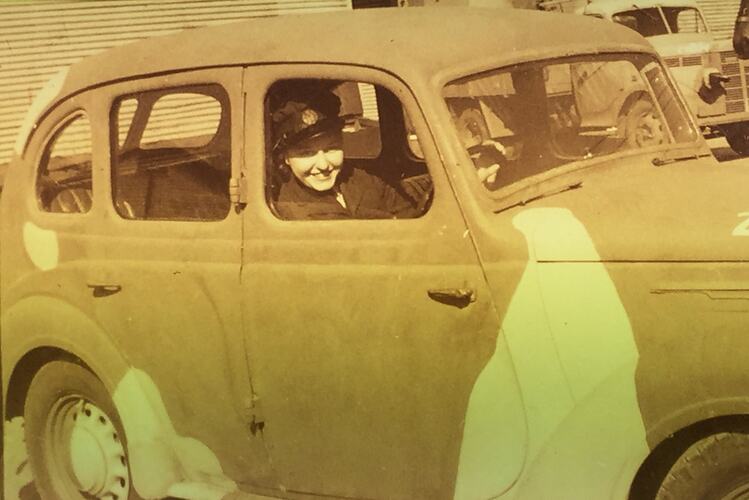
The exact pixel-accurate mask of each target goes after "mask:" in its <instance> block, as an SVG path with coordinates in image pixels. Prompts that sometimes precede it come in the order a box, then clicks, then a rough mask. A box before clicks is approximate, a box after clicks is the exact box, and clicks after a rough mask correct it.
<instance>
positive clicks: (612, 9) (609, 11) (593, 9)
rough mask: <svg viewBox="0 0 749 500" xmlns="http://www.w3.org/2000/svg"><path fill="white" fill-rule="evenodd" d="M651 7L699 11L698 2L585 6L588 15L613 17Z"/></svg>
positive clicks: (618, 1) (617, 1)
mask: <svg viewBox="0 0 749 500" xmlns="http://www.w3.org/2000/svg"><path fill="white" fill-rule="evenodd" d="M651 7H692V8H695V9H699V8H700V7H699V5H698V4H697V2H696V0H638V1H634V0H593V1H592V2H590V3H589V4H588V5H586V6H585V13H586V14H603V15H607V16H611V15H613V14H617V13H619V12H622V11H626V10H636V9H637V8H640V9H648V8H651Z"/></svg>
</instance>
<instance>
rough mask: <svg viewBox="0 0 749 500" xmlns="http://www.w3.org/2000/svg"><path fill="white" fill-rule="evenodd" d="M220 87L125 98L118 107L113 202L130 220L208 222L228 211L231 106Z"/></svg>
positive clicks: (116, 113) (116, 110) (217, 218)
mask: <svg viewBox="0 0 749 500" xmlns="http://www.w3.org/2000/svg"><path fill="white" fill-rule="evenodd" d="M228 102H229V101H228V97H227V96H226V93H225V92H224V91H223V89H221V88H220V87H218V86H200V87H194V88H182V89H167V90H158V91H150V92H142V93H139V94H137V95H131V96H123V97H122V98H121V99H119V100H118V101H117V102H116V103H115V106H114V112H113V113H112V115H111V116H112V117H113V122H114V123H113V124H112V126H113V128H114V130H116V133H115V134H114V135H113V137H114V138H116V143H114V144H112V149H113V154H112V160H113V164H112V182H113V196H114V203H115V208H116V210H117V213H119V215H120V216H122V217H124V218H126V219H141V220H181V221H191V220H194V221H211V220H220V219H223V218H225V217H226V215H227V214H228V212H229V206H230V202H229V194H228V186H229V178H230V171H231V168H230V149H229V148H230V141H229V106H228Z"/></svg>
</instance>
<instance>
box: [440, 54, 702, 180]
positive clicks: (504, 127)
mask: <svg viewBox="0 0 749 500" xmlns="http://www.w3.org/2000/svg"><path fill="white" fill-rule="evenodd" d="M444 97H445V100H446V103H447V105H448V107H449V109H450V112H451V114H452V116H453V121H454V124H455V128H456V133H457V135H458V137H459V138H460V140H461V142H462V144H463V145H464V147H465V148H466V151H467V153H468V155H469V156H470V157H471V158H472V159H473V162H474V166H475V167H476V171H477V175H478V177H479V179H480V180H481V181H482V182H483V184H484V185H485V187H486V188H488V189H490V190H496V189H500V188H502V187H504V186H508V185H510V184H512V183H514V182H516V181H520V180H523V179H525V178H527V177H531V176H533V175H537V174H541V173H543V172H546V171H548V170H551V169H554V168H556V167H560V166H563V165H566V164H569V163H571V162H574V161H578V160H587V159H590V158H596V157H601V156H605V155H610V154H615V153H619V152H623V151H631V150H637V149H643V148H653V147H662V146H664V145H667V144H670V143H675V142H690V141H694V140H696V138H697V137H698V133H697V131H696V130H695V129H694V127H693V125H692V124H691V122H690V120H689V118H688V115H687V112H686V110H685V109H684V107H683V106H682V104H681V102H680V101H679V99H678V97H677V96H676V95H675V93H674V90H673V88H672V87H671V85H670V83H669V80H668V78H667V77H666V75H665V74H664V70H663V68H662V67H661V66H660V64H658V63H657V62H656V61H655V60H654V59H652V58H651V57H649V56H645V55H626V56H625V55H621V56H589V57H586V58H579V57H578V58H575V59H570V60H569V61H564V60H559V59H557V60H553V61H542V62H535V63H527V64H521V65H518V66H515V67H512V68H507V69H499V70H496V71H491V72H487V73H483V74H479V75H475V76H472V77H468V78H464V79H461V80H458V81H456V82H453V83H451V84H449V85H447V87H446V88H445V90H444Z"/></svg>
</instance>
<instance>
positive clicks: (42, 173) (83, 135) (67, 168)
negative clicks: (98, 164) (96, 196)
mask: <svg viewBox="0 0 749 500" xmlns="http://www.w3.org/2000/svg"><path fill="white" fill-rule="evenodd" d="M36 195H37V200H38V201H39V206H40V207H41V209H42V210H44V211H46V212H56V213H83V212H88V211H89V210H90V209H91V203H92V197H91V126H90V124H89V120H88V117H87V116H86V115H85V114H83V113H80V114H78V115H76V116H75V117H73V118H72V119H70V120H69V121H68V122H67V123H66V124H65V125H64V126H63V127H62V128H61V129H60V130H59V131H58V132H57V133H56V134H55V135H54V136H53V138H52V140H51V141H50V142H49V143H48V144H47V146H46V148H45V150H44V154H43V155H42V159H41V162H40V165H39V172H38V177H37V188H36Z"/></svg>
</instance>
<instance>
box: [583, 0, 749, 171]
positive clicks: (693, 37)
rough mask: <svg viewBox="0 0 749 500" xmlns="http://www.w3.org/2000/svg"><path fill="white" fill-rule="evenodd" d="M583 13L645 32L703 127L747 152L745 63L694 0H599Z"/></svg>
mask: <svg viewBox="0 0 749 500" xmlns="http://www.w3.org/2000/svg"><path fill="white" fill-rule="evenodd" d="M580 13H581V14H584V15H588V16H593V17H598V18H602V19H607V20H610V21H613V22H616V23H619V24H622V25H624V26H627V27H629V28H631V29H634V30H635V31H637V32H638V33H640V34H641V35H643V36H645V37H646V38H647V39H648V41H649V42H650V43H652V44H653V46H654V47H655V48H656V50H657V51H658V53H659V54H660V55H661V56H662V57H663V58H664V59H665V61H666V64H667V65H668V67H669V69H670V70H671V72H672V73H673V75H674V77H675V78H676V81H677V82H678V84H679V88H680V90H681V92H682V93H683V94H684V97H685V98H686V100H687V103H688V104H689V107H690V109H691V110H692V112H693V113H694V114H695V115H696V116H697V121H698V123H699V124H700V126H701V127H702V128H703V130H704V131H705V132H706V133H708V134H710V133H713V132H719V133H720V134H722V135H723V136H725V138H726V140H727V142H728V144H729V146H731V148H732V149H733V150H734V151H735V152H736V153H738V154H739V155H742V156H746V155H747V154H749V109H747V89H746V85H744V83H743V79H742V76H741V75H742V72H743V71H744V70H743V67H744V63H743V62H742V61H741V59H739V58H738V56H737V55H736V53H735V52H734V50H733V48H732V47H731V41H730V40H716V39H715V38H714V36H713V34H712V33H711V32H710V29H709V27H708V25H707V23H706V22H705V17H704V15H703V13H702V10H701V8H700V6H699V5H698V4H697V2H695V1H693V0H649V1H646V2H645V3H642V2H637V4H636V5H633V4H632V3H631V2H625V1H623V0H595V1H593V2H590V3H588V4H586V5H585V6H584V7H583V8H582V9H581V10H580Z"/></svg>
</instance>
